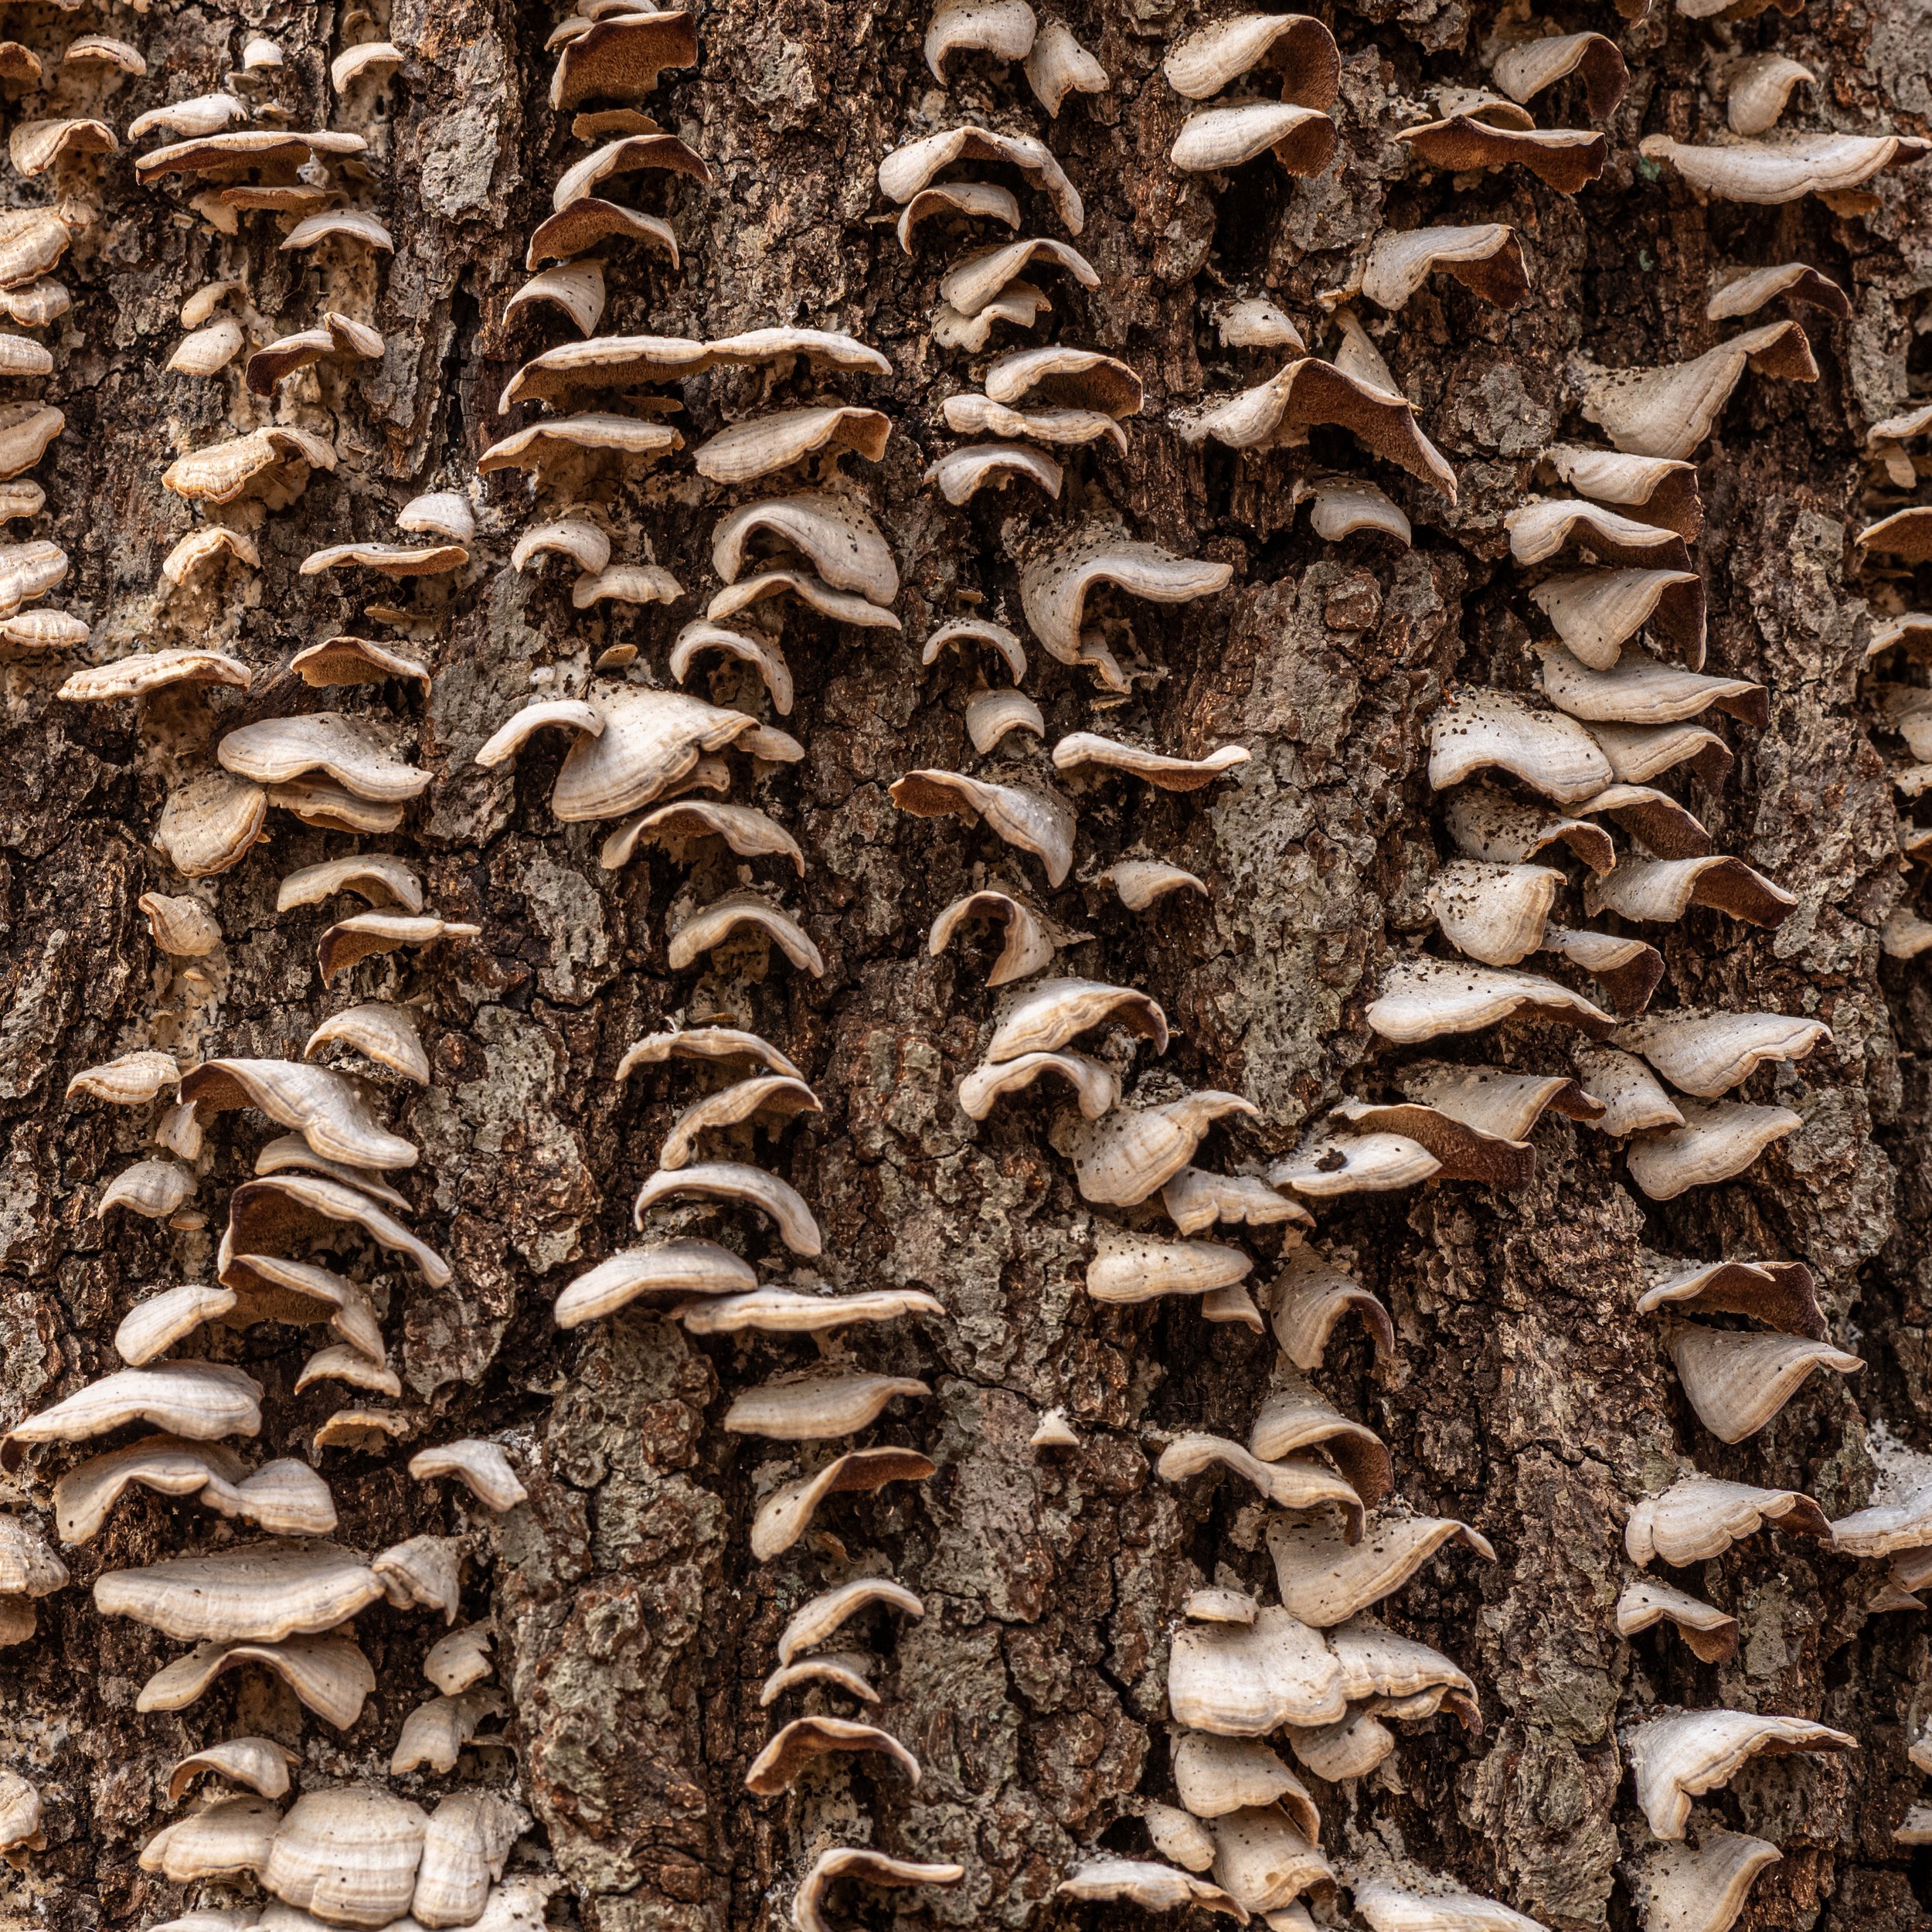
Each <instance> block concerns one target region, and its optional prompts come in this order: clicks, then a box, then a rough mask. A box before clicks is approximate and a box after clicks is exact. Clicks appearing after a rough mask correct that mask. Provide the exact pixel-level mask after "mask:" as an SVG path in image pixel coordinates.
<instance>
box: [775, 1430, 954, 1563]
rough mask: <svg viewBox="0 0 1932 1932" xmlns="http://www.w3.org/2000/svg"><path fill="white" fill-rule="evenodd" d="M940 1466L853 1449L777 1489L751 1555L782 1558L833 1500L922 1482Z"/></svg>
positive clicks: (913, 1453)
mask: <svg viewBox="0 0 1932 1932" xmlns="http://www.w3.org/2000/svg"><path fill="white" fill-rule="evenodd" d="M936 1468H937V1465H936V1464H934V1463H933V1462H932V1461H930V1460H929V1459H928V1458H926V1457H924V1456H923V1455H921V1454H919V1452H918V1451H917V1450H913V1449H898V1448H889V1447H886V1448H877V1449H854V1450H852V1451H849V1452H848V1453H847V1454H845V1455H842V1456H840V1457H838V1458H836V1459H835V1460H834V1461H831V1462H828V1463H827V1464H825V1467H824V1468H821V1469H820V1470H818V1471H817V1472H816V1473H815V1474H814V1475H809V1476H801V1477H800V1478H798V1480H797V1481H794V1482H788V1483H787V1484H785V1485H784V1487H783V1488H779V1489H775V1490H774V1491H773V1492H772V1493H771V1494H770V1495H769V1496H767V1498H765V1500H764V1502H762V1503H761V1504H760V1505H759V1507H758V1513H757V1515H756V1516H754V1517H753V1519H752V1524H751V1539H750V1540H751V1553H752V1555H753V1557H754V1558H756V1559H757V1561H758V1562H760V1563H769V1562H770V1560H772V1558H773V1557H774V1556H780V1555H782V1554H783V1553H784V1552H785V1551H786V1550H787V1549H790V1548H791V1546H792V1545H793V1544H794V1543H796V1542H797V1541H798V1539H799V1538H800V1537H801V1536H803V1535H804V1533H805V1531H806V1529H807V1528H808V1526H810V1524H811V1519H812V1517H813V1515H814V1514H815V1512H816V1511H817V1509H818V1505H819V1504H820V1503H821V1502H823V1501H824V1500H825V1498H826V1497H828V1496H835V1495H852V1494H859V1495H869V1494H871V1493H872V1492H873V1491H874V1490H876V1489H879V1488H883V1487H884V1485H886V1484H887V1483H889V1482H923V1481H925V1479H926V1478H927V1477H928V1476H930V1475H933V1474H934V1473H935V1471H936Z"/></svg>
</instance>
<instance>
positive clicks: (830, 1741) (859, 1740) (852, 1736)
mask: <svg viewBox="0 0 1932 1932" xmlns="http://www.w3.org/2000/svg"><path fill="white" fill-rule="evenodd" d="M850 1751H872V1752H877V1753H880V1754H881V1755H883V1756H884V1757H889V1758H890V1759H891V1760H893V1763H894V1764H896V1765H897V1766H898V1767H899V1768H900V1770H902V1771H903V1772H904V1773H905V1774H906V1778H907V1780H908V1781H909V1782H910V1783H912V1784H917V1783H918V1782H919V1777H920V1770H919V1760H918V1759H917V1758H916V1757H913V1754H912V1753H911V1752H910V1751H909V1750H906V1747H905V1746H904V1745H903V1744H902V1743H900V1741H899V1740H898V1739H897V1738H896V1737H894V1736H893V1735H892V1734H891V1733H890V1732H889V1731H883V1730H879V1727H878V1726H876V1724H861V1723H854V1722H853V1721H852V1719H849V1718H844V1717H795V1718H794V1719H792V1721H791V1723H789V1724H787V1725H786V1726H784V1729H783V1730H781V1731H779V1732H778V1733H777V1734H776V1735H775V1736H774V1737H773V1738H772V1740H771V1741H770V1743H767V1745H766V1746H765V1747H764V1750H761V1751H760V1753H758V1755H757V1757H755V1758H753V1760H752V1761H751V1767H750V1770H747V1772H746V1773H745V1788H746V1790H747V1791H750V1792H753V1794H756V1795H757V1796H758V1797H760V1798H771V1797H776V1796H777V1794H779V1793H780V1792H781V1791H789V1790H790V1789H791V1786H792V1785H793V1784H794V1782H795V1781H797V1779H798V1775H799V1774H800V1773H801V1771H803V1770H804V1768H805V1767H806V1766H807V1765H808V1764H810V1763H811V1760H813V1759H814V1758H816V1757H825V1756H827V1755H829V1754H831V1753H840V1752H850Z"/></svg>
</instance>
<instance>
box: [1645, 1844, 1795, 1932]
mask: <svg viewBox="0 0 1932 1932" xmlns="http://www.w3.org/2000/svg"><path fill="white" fill-rule="evenodd" d="M1783 1856H1784V1854H1783V1852H1781V1851H1779V1849H1777V1846H1776V1845H1771V1844H1768V1843H1767V1842H1766V1841H1765V1840H1764V1839H1763V1838H1751V1837H1749V1836H1747V1835H1746V1834H1745V1833H1743V1832H1726V1831H1721V1830H1719V1829H1717V1828H1715V1827H1713V1826H1706V1828H1703V1829H1702V1830H1701V1831H1699V1833H1698V1835H1697V1843H1696V1847H1695V1848H1694V1849H1693V1848H1692V1846H1690V1845H1683V1844H1675V1843H1668V1842H1667V1843H1664V1844H1660V1845H1655V1846H1653V1847H1651V1849H1650V1850H1649V1851H1648V1853H1646V1854H1645V1856H1643V1857H1642V1858H1641V1859H1639V1860H1637V1861H1634V1862H1633V1864H1632V1865H1631V1867H1630V1868H1629V1869H1628V1880H1629V1883H1630V1887H1631V1892H1632V1893H1634V1895H1635V1897H1636V1900H1637V1903H1638V1910H1639V1911H1640V1912H1641V1914H1642V1923H1643V1926H1644V1928H1645V1932H1731V1927H1733V1925H1735V1924H1736V1923H1737V1920H1738V1916H1739V1914H1740V1913H1742V1912H1743V1909H1744V1902H1745V1900H1747V1898H1748V1897H1749V1896H1750V1890H1751V1887H1752V1886H1753V1884H1754V1883H1756V1882H1757V1875H1758V1873H1759V1872H1762V1871H1764V1869H1766V1868H1767V1866H1773V1865H1775V1864H1777V1862H1778V1861H1779V1859H1781V1858H1782V1857H1783Z"/></svg>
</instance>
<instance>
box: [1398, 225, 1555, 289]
mask: <svg viewBox="0 0 1932 1932" xmlns="http://www.w3.org/2000/svg"><path fill="white" fill-rule="evenodd" d="M1433 274H1445V275H1449V276H1451V277H1454V279H1455V280H1456V281H1459V282H1460V283H1461V284H1462V285H1463V287H1464V288H1466V289H1468V291H1470V293H1471V294H1474V295H1479V296H1481V298H1482V299H1483V300H1484V301H1486V302H1493V303H1494V304H1495V305H1496V307H1497V308H1515V307H1516V306H1517V304H1519V303H1520V302H1522V301H1526V300H1527V299H1528V297H1529V270H1528V269H1527V268H1526V267H1525V266H1524V264H1523V256H1522V242H1521V241H1520V240H1519V239H1518V237H1517V234H1516V231H1515V229H1513V228H1512V227H1511V226H1509V224H1508V223H1505V222H1499V221H1492V222H1483V223H1478V224H1477V225H1476V226H1473V227H1444V228H1410V229H1402V230H1395V229H1389V230H1384V231H1383V233H1381V234H1379V235H1378V236H1376V239H1375V243H1374V245H1373V246H1372V247H1371V248H1370V249H1369V259H1368V262H1367V264H1366V267H1364V268H1363V270H1362V288H1361V292H1362V294H1364V295H1366V296H1367V297H1368V298H1369V301H1372V302H1373V303H1374V304H1376V306H1377V307H1378V308H1388V309H1397V308H1403V307H1404V306H1405V305H1406V304H1407V302H1408V300H1409V298H1410V296H1411V295H1413V294H1415V292H1416V291H1417V289H1419V288H1420V287H1421V286H1422V285H1423V283H1424V282H1425V281H1427V280H1428V279H1429V277H1430V276H1431V275H1433Z"/></svg>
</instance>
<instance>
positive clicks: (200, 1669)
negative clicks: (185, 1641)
mask: <svg viewBox="0 0 1932 1932" xmlns="http://www.w3.org/2000/svg"><path fill="white" fill-rule="evenodd" d="M243 1664H259V1665H261V1666H262V1667H263V1668H264V1669H267V1670H268V1671H270V1672H273V1674H274V1675H276V1676H277V1677H279V1678H280V1679H281V1680H282V1682H284V1683H285V1684H286V1685H287V1686H288V1687H289V1689H291V1691H293V1692H294V1694H295V1696H296V1698H297V1699H298V1700H299V1701H300V1702H301V1703H302V1704H303V1705H304V1706H307V1708H308V1709H310V1710H312V1711H313V1712H315V1714H316V1715H317V1716H318V1717H320V1718H321V1719H323V1720H324V1721H325V1723H330V1724H332V1725H334V1726H335V1728H336V1729H337V1730H348V1729H349V1726H351V1725H352V1724H353V1723H355V1720H356V1719H358V1718H359V1716H361V1715H362V1705H363V1702H364V1700H365V1699H367V1698H368V1697H369V1696H371V1695H372V1693H373V1692H374V1691H375V1689H376V1672H375V1671H374V1669H373V1668H372V1667H371V1665H370V1663H369V1659H368V1658H366V1657H365V1656H364V1655H362V1651H361V1650H360V1649H359V1648H358V1647H357V1646H356V1645H355V1644H354V1643H353V1642H352V1641H350V1640H349V1638H345V1637H291V1638H289V1639H288V1640H287V1641H286V1642H284V1643H279V1644H223V1643H215V1642H210V1643H205V1644H198V1645H196V1647H195V1648H193V1649H192V1650H191V1651H188V1652H187V1653H186V1654H185V1655H183V1656H181V1657H177V1658H175V1660H174V1662H172V1663H171V1664H169V1665H167V1666H165V1668H163V1669H162V1670H159V1671H158V1672H155V1675H153V1676H152V1677H151V1678H149V1679H148V1682H147V1683H146V1684H145V1685H143V1686H142V1688H141V1694H140V1696H138V1698H137V1699H136V1700H135V1703H134V1708H135V1709H136V1710H138V1711H177V1710H185V1709H186V1708H187V1707H188V1706H189V1705H190V1704H192V1703H193V1702H195V1701H196V1699H198V1698H199V1697H200V1696H201V1695H202V1692H204V1691H206V1689H208V1687H209V1685H211V1684H213V1682H214V1681H215V1679H216V1678H217V1677H219V1676H220V1675H222V1673H223V1672H224V1671H230V1670H233V1669H235V1668H236V1667H237V1666H239V1665H243Z"/></svg>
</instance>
